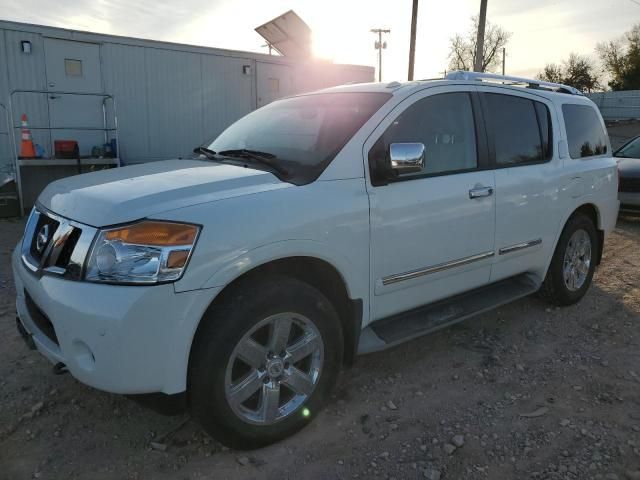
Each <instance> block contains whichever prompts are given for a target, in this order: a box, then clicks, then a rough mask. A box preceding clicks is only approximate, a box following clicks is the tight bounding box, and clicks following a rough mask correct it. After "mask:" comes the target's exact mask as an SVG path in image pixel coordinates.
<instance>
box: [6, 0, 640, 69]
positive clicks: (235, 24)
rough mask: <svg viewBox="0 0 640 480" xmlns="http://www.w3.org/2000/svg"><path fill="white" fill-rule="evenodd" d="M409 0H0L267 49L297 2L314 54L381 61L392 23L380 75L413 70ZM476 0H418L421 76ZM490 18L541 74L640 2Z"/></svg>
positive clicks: (49, 15) (525, 5)
mask: <svg viewBox="0 0 640 480" xmlns="http://www.w3.org/2000/svg"><path fill="white" fill-rule="evenodd" d="M411 4H412V1H411V0H384V1H383V0H315V1H313V0H235V1H234V0H180V1H176V0H165V1H157V0H57V1H52V0H19V1H16V0H0V19H2V20H13V21H18V22H27V23H37V24H45V25H52V26H57V27H64V28H71V29H77V30H89V31H94V32H99V33H109V34H115V35H126V36H131V37H141V38H149V39H154V40H165V41H171V42H179V43H189V44H195V45H205V46H211V47H218V48H229V49H234V50H249V51H257V52H264V53H266V48H264V47H263V45H264V40H263V39H262V38H261V37H260V36H259V35H258V34H257V33H256V32H254V30H253V29H254V28H255V27H257V26H259V25H261V24H263V23H265V22H267V21H269V20H271V19H272V18H274V17H276V16H278V15H280V14H282V13H284V12H286V11H287V10H289V9H293V10H294V11H295V12H296V13H298V15H300V16H301V17H302V18H303V19H304V20H305V22H306V23H307V24H308V25H309V26H310V27H311V30H312V32H313V51H314V54H315V55H317V56H319V57H322V58H328V59H331V60H333V61H334V62H336V63H351V64H360V65H372V66H373V65H376V64H377V57H376V55H377V52H376V50H375V49H374V41H375V36H374V34H372V33H371V32H370V29H372V28H388V29H390V30H391V33H390V34H388V35H387V36H386V41H387V45H388V47H387V49H386V50H384V53H383V80H384V81H391V80H405V79H406V76H407V65H408V52H409V31H410V19H411ZM479 5H480V2H479V0H446V1H442V0H440V1H435V0H420V2H419V12H418V28H417V32H418V33H417V45H416V65H415V78H418V79H419V78H433V77H438V76H442V72H443V71H444V69H445V68H446V67H447V64H448V61H447V56H448V54H449V39H450V38H451V37H452V36H453V35H455V34H456V33H460V34H464V33H465V32H466V31H467V30H468V29H469V26H470V22H471V20H470V19H471V17H472V16H473V15H477V14H478V10H479ZM487 19H488V21H489V22H492V23H494V24H498V25H500V26H501V27H503V28H504V29H505V30H507V31H509V32H511V34H512V35H511V38H510V40H509V43H508V45H507V56H506V73H507V74H510V75H518V76H535V75H536V74H537V73H538V72H539V71H540V70H541V69H542V68H543V67H544V65H545V64H547V63H559V62H561V61H562V60H564V59H566V58H567V57H568V56H569V54H570V53H571V52H575V53H579V54H582V55H589V56H592V57H593V58H594V59H595V58H596V56H595V51H594V48H595V45H596V44H597V43H598V42H601V41H606V40H612V39H615V38H618V37H620V36H621V35H622V34H623V33H624V32H625V31H627V30H629V29H630V27H631V26H632V24H633V23H634V22H639V21H640V0H488V10H487Z"/></svg>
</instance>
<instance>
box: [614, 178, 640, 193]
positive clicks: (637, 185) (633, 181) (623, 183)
mask: <svg viewBox="0 0 640 480" xmlns="http://www.w3.org/2000/svg"><path fill="white" fill-rule="evenodd" d="M619 190H620V191H621V192H630V193H640V178H623V177H620V188H619Z"/></svg>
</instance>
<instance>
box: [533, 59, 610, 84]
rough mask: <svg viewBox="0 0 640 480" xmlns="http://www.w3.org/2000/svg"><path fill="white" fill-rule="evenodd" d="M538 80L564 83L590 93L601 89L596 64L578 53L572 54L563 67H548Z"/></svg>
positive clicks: (551, 65)
mask: <svg viewBox="0 0 640 480" xmlns="http://www.w3.org/2000/svg"><path fill="white" fill-rule="evenodd" d="M538 78H539V79H540V80H545V81H547V82H554V83H564V84H565V85H569V86H571V87H574V88H577V89H578V90H580V91H582V92H588V93H590V92H592V91H594V90H598V89H600V88H601V86H600V81H599V79H598V73H597V72H596V68H595V63H594V62H593V61H592V60H590V59H589V58H588V57H583V56H580V55H578V54H576V53H572V54H570V55H569V58H568V59H567V60H565V61H564V62H562V65H556V64H553V63H550V64H548V65H546V66H545V67H544V70H543V71H542V72H540V73H539V74H538Z"/></svg>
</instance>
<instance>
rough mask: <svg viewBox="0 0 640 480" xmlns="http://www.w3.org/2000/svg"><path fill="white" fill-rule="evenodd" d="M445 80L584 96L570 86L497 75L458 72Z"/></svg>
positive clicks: (448, 75)
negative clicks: (471, 81) (474, 81)
mask: <svg viewBox="0 0 640 480" xmlns="http://www.w3.org/2000/svg"><path fill="white" fill-rule="evenodd" d="M445 78H446V79H447V80H477V81H478V82H493V83H502V84H504V85H523V86H524V87H525V88H534V89H541V90H551V91H554V92H560V93H568V94H570V95H582V92H581V91H580V90H578V89H577V88H574V87H570V86H569V85H563V84H561V83H552V82H545V81H543V80H532V79H530V78H522V77H511V76H508V75H497V74H495V73H484V72H465V71H462V70H457V71H455V72H449V73H448V74H447V76H446V77H445Z"/></svg>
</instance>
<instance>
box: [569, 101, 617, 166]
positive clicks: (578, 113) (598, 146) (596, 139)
mask: <svg viewBox="0 0 640 480" xmlns="http://www.w3.org/2000/svg"><path fill="white" fill-rule="evenodd" d="M562 116H563V117H564V126H565V128H566V130H567V143H568V144H569V155H570V156H571V158H584V157H593V156H594V155H602V154H604V153H607V136H606V134H605V133H604V129H603V128H602V123H601V122H600V116H599V115H598V113H597V112H596V111H595V109H594V108H593V107H590V106H588V105H574V104H569V103H566V104H564V105H562Z"/></svg>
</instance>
